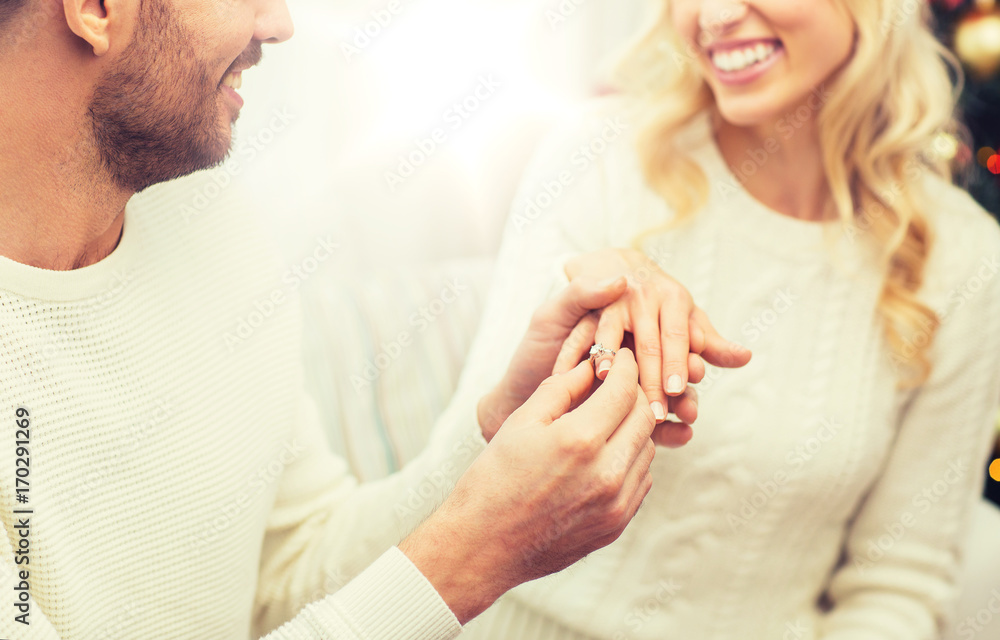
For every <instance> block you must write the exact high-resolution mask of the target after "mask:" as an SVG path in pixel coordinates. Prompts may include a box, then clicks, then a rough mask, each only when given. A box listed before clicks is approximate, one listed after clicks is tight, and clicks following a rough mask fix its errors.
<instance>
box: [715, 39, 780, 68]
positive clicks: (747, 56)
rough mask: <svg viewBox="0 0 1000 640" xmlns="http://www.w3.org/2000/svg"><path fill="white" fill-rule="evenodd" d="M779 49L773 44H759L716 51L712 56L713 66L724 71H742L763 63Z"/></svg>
mask: <svg viewBox="0 0 1000 640" xmlns="http://www.w3.org/2000/svg"><path fill="white" fill-rule="evenodd" d="M777 49H778V48H777V47H776V46H775V45H774V43H773V42H768V43H766V44H765V43H763V42H758V43H757V44H756V45H754V46H750V47H744V48H742V49H730V50H728V51H716V52H714V53H713V54H712V64H714V65H715V66H716V67H718V68H719V69H721V70H722V71H729V72H732V71H742V70H743V69H746V68H748V67H752V66H753V65H755V64H758V63H760V62H763V61H765V60H767V59H768V58H770V57H771V56H773V55H774V52H775V51H777Z"/></svg>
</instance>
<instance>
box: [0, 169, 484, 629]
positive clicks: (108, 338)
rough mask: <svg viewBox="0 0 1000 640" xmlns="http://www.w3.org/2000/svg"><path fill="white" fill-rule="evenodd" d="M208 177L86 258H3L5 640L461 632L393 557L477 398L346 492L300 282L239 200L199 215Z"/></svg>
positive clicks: (466, 432)
mask: <svg viewBox="0 0 1000 640" xmlns="http://www.w3.org/2000/svg"><path fill="white" fill-rule="evenodd" d="M203 180H205V177H204V176H196V177H193V178H190V179H187V180H185V181H181V182H179V183H174V184H172V185H166V186H164V187H160V188H155V189H152V190H150V192H148V193H146V194H143V195H142V196H141V197H138V198H136V199H134V200H133V202H132V203H130V205H129V207H128V209H127V213H126V217H125V226H124V231H123V235H122V238H121V241H120V244H119V245H118V247H117V248H116V249H115V251H114V252H113V253H112V254H111V255H110V256H108V257H107V258H106V259H104V260H102V261H100V262H98V263H97V264H94V265H92V266H88V267H86V268H83V269H78V270H74V271H66V272H54V271H46V270H41V269H37V268H32V267H28V266H25V265H23V264H19V263H16V262H14V261H12V260H9V259H6V258H0V424H2V425H3V428H2V429H0V521H2V523H3V529H4V534H5V535H4V539H3V540H0V637H2V638H14V639H17V640H27V639H32V640H36V639H37V640H42V639H45V640H49V639H56V638H61V639H63V640H67V639H70V638H74V639H75V638H87V639H98V638H122V639H125V638H128V639H146V638H149V639H152V638H156V639H157V640H160V639H166V638H212V639H213V640H215V639H223V638H231V639H233V640H246V639H247V638H248V637H254V638H256V637H258V636H259V635H260V634H263V633H267V632H268V631H270V630H273V629H275V628H276V627H278V626H279V625H281V624H282V623H284V622H286V621H288V620H291V621H290V622H288V623H287V624H286V625H285V626H284V627H282V628H281V629H280V630H278V631H275V632H274V634H273V635H272V636H270V637H272V638H274V639H275V640H279V639H289V640H291V639H293V638H294V639H307V638H308V639H312V638H331V637H336V638H371V639H383V638H385V639H388V638H393V639H396V638H413V639H420V640H424V639H447V638H452V637H454V636H455V635H457V634H458V633H460V631H461V628H460V626H459V625H458V622H457V620H456V619H455V617H454V616H453V615H452V613H451V611H450V610H449V609H448V607H447V606H446V605H445V603H444V602H443V601H442V600H441V598H440V597H439V596H438V594H437V592H436V591H435V590H434V589H433V587H432V586H431V585H430V583H429V582H427V580H426V579H425V578H424V577H423V576H422V575H421V574H420V573H419V572H418V571H417V569H416V568H415V567H414V566H413V565H412V564H411V563H410V562H409V561H408V560H407V559H406V557H405V556H404V555H403V554H402V553H400V552H399V550H398V549H395V548H393V545H395V544H396V543H397V542H399V541H400V540H401V539H402V538H403V537H404V536H405V535H406V534H408V533H409V532H410V531H411V530H412V529H413V528H414V527H415V526H416V525H417V524H418V523H419V522H420V521H421V520H422V519H423V518H425V517H426V516H427V515H428V514H429V513H430V512H431V511H432V510H433V508H434V507H435V506H437V504H438V503H439V502H440V500H442V499H443V496H444V494H445V492H446V490H447V487H448V484H449V482H442V481H441V479H442V478H447V479H448V480H449V481H453V480H454V479H455V477H456V476H457V475H458V474H459V473H461V472H462V471H463V470H464V469H465V468H466V467H467V465H468V464H469V463H470V462H471V461H472V460H473V459H474V458H475V457H476V455H477V454H478V452H479V451H481V450H482V448H483V447H484V446H485V442H484V441H483V440H482V436H481V434H480V433H479V428H478V424H477V422H476V420H475V417H474V416H475V413H474V409H475V402H474V399H473V400H470V401H466V402H463V401H457V402H456V403H454V404H453V405H452V408H451V409H450V410H449V412H448V413H447V414H446V415H445V416H444V418H443V419H442V421H441V422H440V423H439V425H438V429H437V431H436V437H435V441H434V444H433V445H432V446H431V447H430V448H429V449H428V450H427V451H426V452H425V453H424V454H423V455H422V456H421V457H420V458H418V459H417V460H416V461H415V462H414V463H413V464H411V465H410V466H409V467H407V469H406V470H405V471H403V472H402V473H400V474H397V475H396V476H393V477H391V478H388V479H386V480H383V481H381V482H378V483H373V484H369V485H363V486H359V485H358V484H357V482H355V481H354V479H353V478H351V477H350V475H349V474H348V472H347V470H346V466H345V464H344V463H343V461H342V460H340V459H338V458H337V457H335V456H333V455H332V454H330V453H329V451H328V448H327V446H326V442H325V440H324V437H323V435H322V432H321V429H320V427H319V425H318V420H317V415H316V412H315V410H314V408H313V406H312V404H311V401H310V400H309V398H308V397H306V396H305V395H304V394H303V393H302V391H301V389H302V385H303V381H302V373H301V368H300V357H301V356H300V351H299V342H298V316H297V314H298V311H297V301H296V298H295V289H296V288H297V284H296V283H297V278H282V277H281V272H280V270H278V269H276V268H275V266H276V265H275V264H274V263H273V262H272V261H271V260H270V259H269V258H268V256H269V255H270V254H269V253H268V251H267V244H266V242H265V241H264V239H263V238H262V237H261V235H260V234H259V233H258V232H257V231H256V229H257V228H258V227H257V226H256V222H257V221H256V219H254V218H253V217H248V210H247V208H246V207H243V206H241V204H240V202H239V201H238V200H237V199H236V198H234V197H232V196H233V194H232V193H223V194H222V195H221V196H219V197H217V198H216V201H215V202H213V203H212V205H211V206H210V207H208V208H207V209H205V210H204V211H201V212H200V213H197V214H196V215H193V214H192V211H193V209H191V208H190V206H186V205H188V203H189V201H190V200H191V196H192V195H193V194H195V193H198V192H203V190H202V189H200V187H199V185H200V183H201V181H203ZM230 191H233V190H230ZM208 192H211V193H218V192H217V190H208ZM329 244H330V242H329V241H328V240H326V239H319V240H318V241H317V249H319V248H321V247H325V248H324V249H323V250H324V251H328V250H329V246H326V245H329ZM320 253H322V252H320ZM351 338H352V337H351V336H348V335H345V336H344V339H345V340H350V339H351ZM18 409H23V411H21V412H20V413H21V414H27V415H26V416H23V417H22V416H18V415H17V413H18ZM19 419H20V420H27V422H22V423H21V425H20V426H22V427H23V426H25V425H26V428H24V429H23V430H20V431H19V427H18V424H17V422H16V421H17V420H19ZM18 439H20V440H28V441H29V442H28V444H27V446H26V451H25V450H21V451H20V452H18V449H17V440H18ZM19 453H20V454H24V455H23V456H21V457H30V460H29V463H28V464H29V466H28V471H27V472H21V475H22V476H24V477H23V478H21V480H22V481H23V482H18V481H17V477H16V475H15V474H16V473H17V472H16V469H17V466H16V465H17V464H18V463H17V462H16V460H15V459H16V458H17V457H18V454H19ZM22 464H23V463H22ZM431 477H433V478H434V481H430V480H429V479H428V478H431ZM413 487H417V488H419V494H418V495H419V496H420V499H419V500H415V499H414V497H413V496H414V494H412V493H411V492H409V489H411V488H413ZM19 496H23V498H21V500H23V501H18V500H19ZM15 510H18V512H16V511H15ZM20 511H23V512H20ZM22 532H24V535H22ZM373 563H374V564H373ZM366 568H367V569H366ZM22 572H23V573H22ZM359 574H360V575H359ZM356 576H357V577H356ZM352 579H353V580H352ZM345 584H346V585H347V586H343V585H345ZM341 587H343V588H341ZM333 592H336V593H335V595H327V594H331V593H333ZM21 593H26V594H30V597H28V599H27V602H26V603H25V604H26V605H27V606H22V607H20V608H18V607H17V606H15V605H16V604H21V602H20V601H19V600H18V598H19V596H20V594H21ZM25 597H27V596H25ZM311 602H312V603H315V604H312V605H311V606H310V607H309V608H307V609H305V611H304V612H302V613H301V614H299V612H300V610H301V608H302V607H303V606H305V605H307V604H309V603H311ZM22 614H25V615H24V617H22V618H20V620H18V618H17V616H21V615H22ZM296 614H299V615H296ZM293 618H294V619H293ZM21 620H23V621H24V622H28V623H30V624H23V623H22V622H21ZM251 634H253V635H251Z"/></svg>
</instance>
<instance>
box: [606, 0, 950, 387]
mask: <svg viewBox="0 0 1000 640" xmlns="http://www.w3.org/2000/svg"><path fill="white" fill-rule="evenodd" d="M835 1H837V2H840V3H841V4H842V6H843V7H844V8H845V9H846V10H847V11H848V13H849V14H850V16H851V17H852V18H853V21H854V25H855V38H856V41H855V48H854V53H853V55H852V57H851V59H850V60H849V61H848V62H847V63H846V64H845V66H844V67H843V68H842V69H841V70H840V72H839V74H838V75H837V77H836V78H835V80H834V81H833V82H832V83H831V84H830V86H829V87H828V90H829V98H828V99H827V100H826V101H825V103H824V104H823V106H822V107H821V109H820V112H819V115H818V120H817V122H818V125H819V131H820V148H821V152H822V155H823V164H824V167H825V171H826V177H827V181H828V183H829V188H830V192H831V194H832V196H833V201H834V204H835V206H836V210H837V213H838V215H839V217H840V219H841V221H842V223H843V224H844V225H845V228H846V229H848V230H851V231H852V232H853V233H859V232H861V231H864V232H865V233H866V237H868V238H871V240H872V241H873V242H874V243H875V246H876V248H877V249H878V250H879V251H878V253H879V255H880V266H881V268H883V269H884V273H885V280H884V283H883V288H882V291H881V295H880V299H879V303H878V311H879V313H880V315H881V317H882V318H883V320H884V328H885V336H886V340H887V345H888V347H889V351H890V353H889V354H888V356H889V357H890V359H891V360H892V362H893V363H895V364H896V365H897V371H898V372H899V376H898V378H899V386H900V387H901V388H903V387H913V386H918V385H920V384H922V383H923V382H925V381H926V379H927V377H928V375H929V374H930V371H931V362H930V359H929V357H928V355H927V352H928V349H929V347H930V345H931V343H932V341H933V338H934V335H935V334H936V332H937V329H938V326H939V324H940V320H939V318H938V316H937V314H936V313H935V312H934V310H932V309H931V308H930V307H928V306H927V305H926V304H924V303H923V302H921V300H920V299H918V297H917V293H918V291H919V289H920V287H921V285H922V283H923V280H924V267H925V264H926V262H927V258H928V255H929V252H930V249H931V244H932V241H933V234H932V229H931V226H930V224H929V222H928V219H927V216H926V215H925V212H924V211H923V210H922V209H921V206H920V202H921V199H922V196H921V190H922V182H923V180H921V178H922V177H924V176H928V175H937V176H941V177H943V178H945V179H947V180H948V181H951V179H952V174H951V170H950V167H949V160H950V157H951V155H953V154H949V153H947V149H944V148H942V147H943V146H947V145H943V144H942V143H943V142H946V141H947V138H942V134H943V133H950V134H957V133H958V132H959V125H958V123H957V122H956V120H955V103H956V98H957V95H958V86H960V84H961V81H962V74H961V68H960V66H959V65H958V63H957V61H956V60H955V58H954V57H953V56H952V55H951V53H950V52H949V51H948V50H947V49H946V48H945V47H944V46H942V45H941V44H940V43H939V42H938V40H937V39H936V38H935V37H934V34H933V32H932V30H931V27H930V21H931V15H930V9H929V8H928V3H926V2H920V1H918V0H835ZM670 15H671V0H664V2H663V7H662V11H661V12H660V14H659V16H658V18H657V20H656V21H655V23H654V24H653V26H652V27H651V28H650V29H649V30H648V31H647V32H645V33H644V34H643V35H642V37H641V38H640V39H639V41H638V42H637V44H636V45H635V47H633V48H632V50H631V51H630V53H629V54H628V55H627V56H626V57H625V59H624V60H623V61H622V63H621V64H620V65H619V68H618V73H617V79H618V84H619V85H620V88H621V89H623V90H624V92H625V94H626V95H627V96H629V97H630V102H631V103H632V104H633V106H634V107H635V109H636V113H635V117H637V118H638V120H639V122H640V125H641V133H640V135H639V142H638V151H639V155H640V159H641V162H642V166H643V170H644V172H645V177H646V179H647V181H648V183H649V184H650V186H651V187H652V188H653V189H654V190H656V191H657V192H658V193H659V194H661V196H662V197H663V198H664V199H665V200H666V201H667V203H668V204H669V205H670V206H671V207H672V208H673V209H674V211H675V212H676V213H677V218H678V219H683V218H685V217H688V216H690V215H692V214H694V213H695V212H696V211H697V210H698V209H699V208H701V207H702V206H704V204H705V203H706V202H707V199H708V192H709V185H708V179H707V177H706V176H705V174H704V172H703V171H702V170H701V168H700V167H699V166H698V165H697V164H696V163H695V162H694V161H692V160H691V159H690V158H687V157H685V156H684V154H683V153H682V152H680V150H678V149H676V148H674V146H673V144H672V142H673V139H674V137H675V135H676V134H677V133H678V132H679V131H680V130H682V129H683V128H684V127H685V126H686V125H688V123H690V122H691V121H692V120H693V119H694V118H695V117H696V116H698V115H699V114H700V113H702V112H703V111H705V110H706V109H711V108H713V106H714V98H713V96H712V93H711V91H710V90H709V87H708V85H707V84H706V82H705V80H704V78H703V77H702V76H701V73H700V71H699V69H698V65H697V64H695V61H696V58H695V56H696V55H697V53H696V52H695V51H694V50H692V49H691V48H690V46H689V45H686V44H685V43H684V42H683V41H682V39H681V38H680V36H679V35H678V34H677V33H676V31H675V30H674V29H673V27H672V25H671V22H670ZM951 74H954V77H955V79H956V82H953V81H952V75H951Z"/></svg>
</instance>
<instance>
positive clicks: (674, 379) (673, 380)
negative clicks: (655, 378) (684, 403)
mask: <svg viewBox="0 0 1000 640" xmlns="http://www.w3.org/2000/svg"><path fill="white" fill-rule="evenodd" d="M681 391H684V381H683V380H682V379H681V377H680V376H679V375H677V374H676V373H675V374H674V375H672V376H670V377H669V378H667V393H680V392H681Z"/></svg>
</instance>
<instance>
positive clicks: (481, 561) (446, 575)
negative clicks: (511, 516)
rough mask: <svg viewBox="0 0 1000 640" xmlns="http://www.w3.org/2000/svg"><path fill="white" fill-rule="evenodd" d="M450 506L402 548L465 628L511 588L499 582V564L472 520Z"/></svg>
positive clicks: (400, 548) (402, 545)
mask: <svg viewBox="0 0 1000 640" xmlns="http://www.w3.org/2000/svg"><path fill="white" fill-rule="evenodd" d="M456 518H458V514H457V513H455V512H453V511H451V510H450V509H449V508H448V506H447V503H446V505H445V506H442V508H441V509H439V510H438V512H436V513H435V514H434V515H432V516H431V517H430V518H428V520H427V521H426V522H424V524H422V525H421V526H420V527H419V528H418V529H417V530H416V531H414V532H413V533H412V534H411V535H410V536H408V537H407V538H406V539H405V540H403V541H402V542H401V543H400V544H399V550H400V551H402V552H403V553H404V554H405V555H406V557H407V558H409V559H410V562H412V563H413V565H414V566H415V567H417V569H419V570H420V572H421V573H422V574H423V575H424V577H425V578H427V581H428V582H430V583H431V585H433V586H434V589H435V590H437V592H438V594H439V595H440V596H441V599H442V600H444V601H445V603H446V604H447V605H448V607H449V608H450V609H451V611H452V613H454V614H455V617H456V618H458V620H459V622H460V623H461V624H462V625H463V626H464V625H465V624H466V623H468V622H469V621H470V620H472V619H473V618H475V617H476V616H478V615H479V614H480V613H482V612H483V611H485V610H486V609H487V608H489V607H490V605H492V604H493V603H494V602H495V601H496V599H497V598H499V597H500V596H501V595H503V594H504V593H505V592H506V591H507V590H508V589H509V588H510V586H507V585H505V584H504V582H503V581H502V580H501V579H499V577H500V575H501V573H502V572H501V571H499V570H498V569H499V564H498V563H497V562H494V561H492V560H491V559H490V557H489V553H488V550H487V549H486V548H484V546H483V545H482V544H481V541H482V540H483V536H480V535H479V534H478V533H477V532H475V531H474V529H475V527H476V526H477V525H478V524H479V523H477V522H476V520H475V519H473V518H461V521H456Z"/></svg>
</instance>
